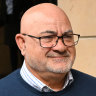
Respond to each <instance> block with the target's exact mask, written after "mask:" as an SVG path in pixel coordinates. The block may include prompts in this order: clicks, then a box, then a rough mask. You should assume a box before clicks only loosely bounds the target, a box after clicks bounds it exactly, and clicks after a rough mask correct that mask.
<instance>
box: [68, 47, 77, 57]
mask: <svg viewBox="0 0 96 96" xmlns="http://www.w3.org/2000/svg"><path fill="white" fill-rule="evenodd" d="M69 52H70V54H71V58H72V59H75V56H76V49H75V47H74V46H73V47H72V48H69Z"/></svg>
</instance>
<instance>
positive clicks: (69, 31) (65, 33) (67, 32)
mask: <svg viewBox="0 0 96 96" xmlns="http://www.w3.org/2000/svg"><path fill="white" fill-rule="evenodd" d="M69 33H72V34H73V31H72V30H68V31H65V32H64V33H63V34H62V35H67V34H69Z"/></svg>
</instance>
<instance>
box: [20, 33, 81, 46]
mask: <svg viewBox="0 0 96 96" xmlns="http://www.w3.org/2000/svg"><path fill="white" fill-rule="evenodd" d="M22 35H24V36H28V37H31V38H36V39H39V42H40V46H41V47H43V48H52V47H55V46H56V45H57V43H58V40H59V39H62V42H63V44H64V45H65V46H68V47H71V46H75V45H77V44H78V41H79V37H80V35H79V34H66V35H62V36H56V35H49V36H42V37H35V36H32V35H28V34H22Z"/></svg>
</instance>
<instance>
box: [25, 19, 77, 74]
mask: <svg viewBox="0 0 96 96" xmlns="http://www.w3.org/2000/svg"><path fill="white" fill-rule="evenodd" d="M43 21H44V20H42V22H36V23H34V25H33V27H32V28H29V29H30V30H29V31H30V32H29V33H28V35H33V36H37V37H41V36H49V35H57V36H62V34H64V33H65V32H68V31H69V30H72V29H71V26H70V23H69V22H68V20H66V19H65V20H64V21H63V20H62V21H61V20H60V21H59V20H57V21H56V20H52V19H50V18H48V19H46V20H45V21H44V22H43ZM47 31H49V32H47ZM50 31H52V32H53V33H51V32H50ZM75 54H76V52H75V47H74V46H72V47H67V46H65V45H64V44H63V42H62V39H59V40H58V43H57V45H56V46H55V47H53V48H43V47H41V46H40V43H39V40H38V39H36V38H30V37H28V36H26V52H25V62H26V64H28V65H29V66H30V67H31V69H32V70H35V71H40V72H53V73H64V72H68V71H69V70H70V69H71V67H72V64H73V62H74V59H75Z"/></svg>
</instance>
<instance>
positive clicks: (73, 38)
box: [63, 34, 78, 46]
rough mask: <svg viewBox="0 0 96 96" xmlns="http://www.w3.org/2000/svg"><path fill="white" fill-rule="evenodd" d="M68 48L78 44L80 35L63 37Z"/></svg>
mask: <svg viewBox="0 0 96 96" xmlns="http://www.w3.org/2000/svg"><path fill="white" fill-rule="evenodd" d="M63 40H64V44H65V45H66V46H73V45H76V44H77V43H78V35H75V34H72V35H67V36H64V37H63Z"/></svg>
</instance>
